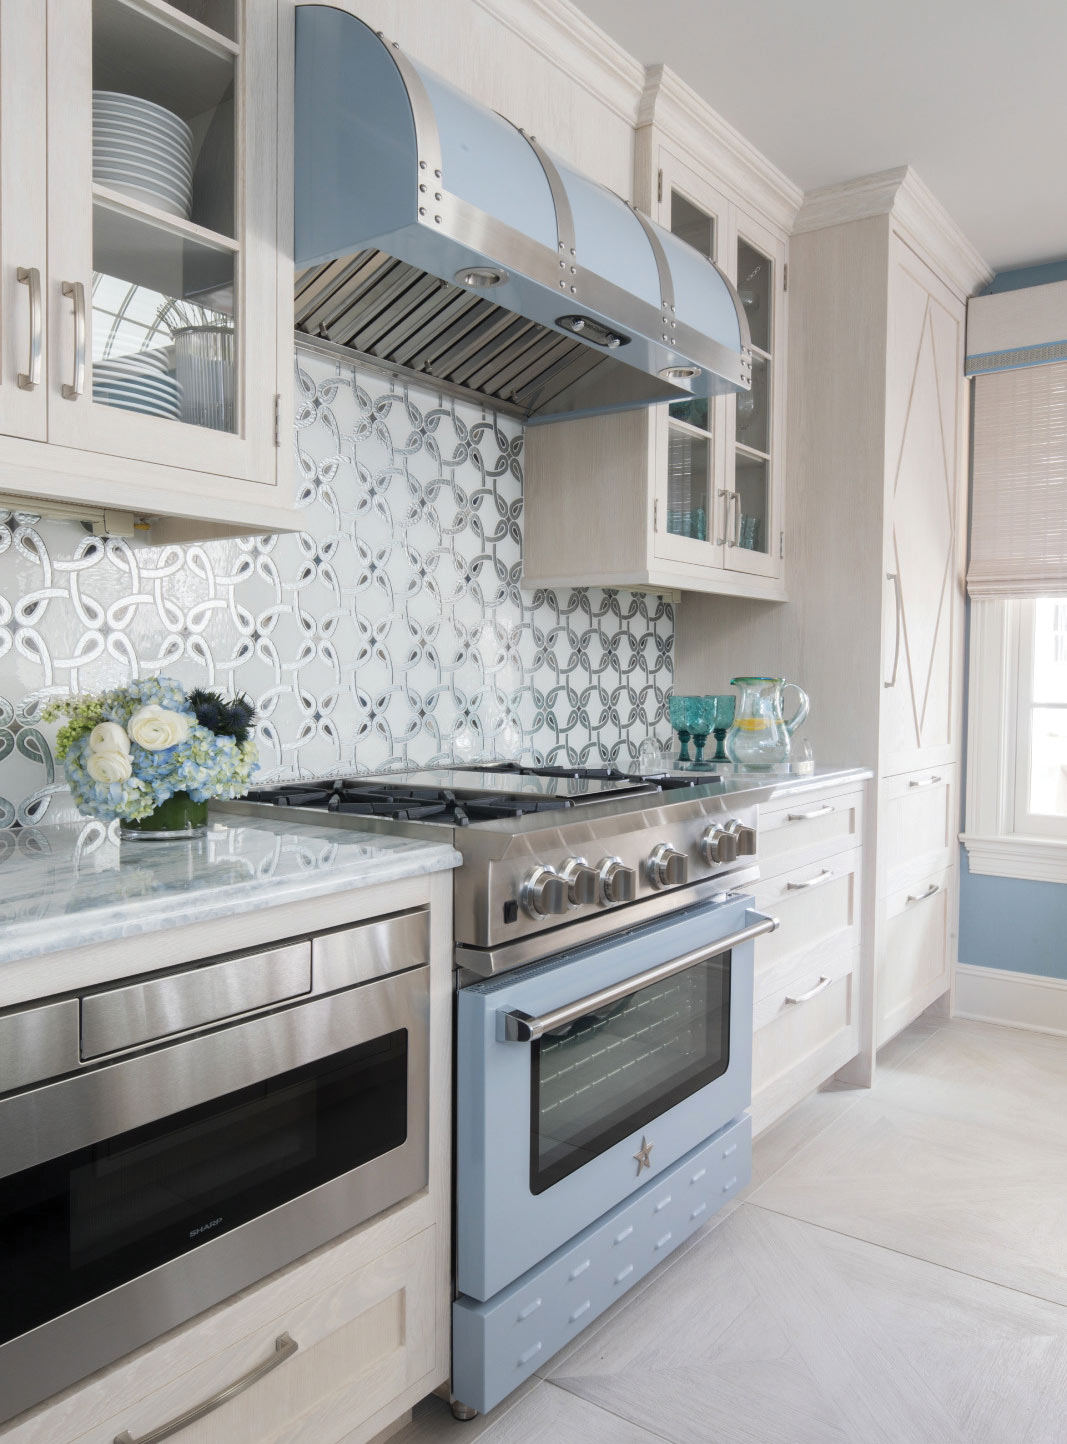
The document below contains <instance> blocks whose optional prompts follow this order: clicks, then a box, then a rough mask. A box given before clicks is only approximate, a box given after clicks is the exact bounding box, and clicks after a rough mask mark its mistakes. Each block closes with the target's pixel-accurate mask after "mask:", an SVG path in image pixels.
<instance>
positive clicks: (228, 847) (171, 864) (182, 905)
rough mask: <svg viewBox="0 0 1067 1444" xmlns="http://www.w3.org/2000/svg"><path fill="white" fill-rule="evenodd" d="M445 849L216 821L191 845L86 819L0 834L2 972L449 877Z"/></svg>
mask: <svg viewBox="0 0 1067 1444" xmlns="http://www.w3.org/2000/svg"><path fill="white" fill-rule="evenodd" d="M460 861H461V858H460V855H459V853H458V852H456V851H455V849H454V848H453V847H451V846H450V845H449V844H446V843H435V842H422V841H418V840H414V839H412V838H407V837H389V836H387V835H384V834H382V833H377V832H376V833H371V832H360V831H357V830H349V829H347V828H344V829H342V828H336V827H322V826H318V827H317V826H316V825H315V824H314V823H309V822H299V823H295V824H294V823H291V822H290V823H286V822H284V821H281V820H278V819H275V818H274V817H267V818H258V817H257V818H246V817H232V818H231V817H226V816H225V815H218V816H213V817H212V819H211V822H210V824H209V827H208V832H207V835H206V836H205V837H204V838H202V839H199V840H197V841H192V842H156V841H140V842H125V843H120V842H119V840H118V836H117V832H116V830H115V828H114V827H111V828H108V827H107V826H105V825H104V824H103V823H99V822H93V821H91V820H88V819H86V820H84V821H79V822H73V823H58V824H55V825H51V826H45V827H27V828H13V829H10V830H7V831H0V965H2V964H4V963H12V962H16V961H17V960H19V959H26V958H33V957H38V956H41V955H44V954H46V953H56V952H62V951H66V950H68V949H72V948H78V947H84V946H86V945H87V944H90V943H95V944H99V943H107V942H112V941H114V940H116V939H119V938H129V937H135V936H138V935H140V934H143V933H151V932H158V931H161V930H162V929H164V928H174V927H182V926H185V925H187V924H190V923H202V922H211V921H213V920H215V919H218V918H223V917H232V916H234V915H235V914H238V913H247V912H255V911H259V910H260V909H262V908H268V907H281V906H283V905H285V904H287V903H296V902H304V901H306V900H307V899H308V898H315V897H320V896H323V895H325V894H328V893H338V892H345V891H347V890H349V889H352V888H361V887H377V886H380V885H381V884H383V883H389V882H395V881H397V880H398V879H400V878H407V877H416V876H421V875H424V874H427V873H433V872H441V871H444V870H445V869H447V868H452V867H456V866H458V864H459V863H460Z"/></svg>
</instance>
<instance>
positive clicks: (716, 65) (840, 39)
mask: <svg viewBox="0 0 1067 1444" xmlns="http://www.w3.org/2000/svg"><path fill="white" fill-rule="evenodd" d="M576 3H577V5H578V8H579V9H581V10H583V11H585V13H586V14H587V15H589V16H590V18H591V19H593V20H594V21H595V22H596V23H597V24H598V25H600V26H601V27H602V28H603V29H604V30H606V31H607V33H608V34H609V35H610V36H611V37H612V38H613V39H614V40H616V41H617V42H618V43H619V44H621V45H622V46H623V47H624V48H625V49H626V50H628V51H629V52H630V53H631V54H632V55H634V56H635V57H636V58H637V59H638V60H640V61H641V62H642V63H644V64H646V65H647V64H654V63H655V62H656V61H663V62H665V63H666V64H667V65H669V66H670V68H671V69H672V70H674V71H675V72H676V73H677V74H678V75H680V76H681V77H682V79H683V80H685V81H687V82H688V84H689V85H691V86H692V87H693V89H694V90H696V91H697V92H698V93H699V94H700V95H702V96H703V97H704V98H705V99H706V100H707V101H708V102H709V103H710V104H711V105H712V106H713V107H714V108H715V109H716V110H717V111H718V112H719V114H720V115H722V116H724V117H725V118H726V119H727V120H728V121H730V122H731V124H732V125H734V126H736V127H737V129H738V130H740V131H741V132H742V134H743V135H744V136H745V137H746V138H747V139H748V140H750V141H751V142H752V143H753V144H754V145H756V146H757V147H758V148H759V149H760V150H761V151H763V153H764V154H765V155H766V156H767V157H768V158H769V159H770V160H771V161H773V162H774V163H775V165H777V166H778V167H779V169H780V170H782V171H784V172H785V174H786V175H787V176H789V178H790V179H791V180H793V181H795V182H796V183H797V184H798V185H800V186H801V187H802V188H803V189H804V190H810V189H813V188H814V187H817V186H824V185H832V184H834V183H836V182H839V181H845V180H853V179H855V178H856V177H857V176H863V175H869V174H871V173H873V172H874V171H880V170H887V169H889V168H890V167H891V166H899V165H905V164H907V165H911V166H913V167H914V168H915V170H916V171H917V172H918V173H919V175H920V176H921V177H922V179H923V180H924V181H925V182H926V184H927V185H928V186H929V187H930V189H931V190H932V191H933V192H934V194H935V195H936V196H937V198H938V199H939V200H940V201H941V203H942V205H944V206H945V208H946V209H947V210H948V212H949V213H950V214H951V215H952V216H953V217H954V219H955V220H956V222H957V223H958V224H959V225H960V226H961V227H962V229H963V231H964V233H965V234H966V235H967V237H968V239H969V240H970V241H971V243H972V244H973V245H975V246H976V247H977V248H978V250H979V251H980V252H981V254H982V256H983V257H984V258H985V260H986V261H987V262H988V263H989V264H990V265H991V266H992V267H993V269H994V270H997V271H999V270H1004V269H1008V268H1011V267H1014V266H1027V265H1036V264H1039V263H1041V262H1044V261H1055V260H1061V259H1063V258H1064V257H1067V164H1065V162H1064V140H1065V137H1067V83H1065V82H1064V57H1065V55H1067V4H1064V3H1063V0H1012V3H1011V4H1007V3H1005V0H936V3H934V4H931V3H930V0H893V3H892V4H886V3H874V0H859V3H857V0H815V3H813V4H812V3H809V4H802V3H800V0H762V3H758V4H754V5H742V4H739V3H737V0H732V3H729V4H727V3H725V0H576Z"/></svg>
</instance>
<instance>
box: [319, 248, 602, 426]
mask: <svg viewBox="0 0 1067 1444" xmlns="http://www.w3.org/2000/svg"><path fill="white" fill-rule="evenodd" d="M296 327H297V330H298V331H303V332H304V333H305V334H307V335H309V336H315V337H317V338H319V339H321V340H324V341H333V342H335V343H336V344H337V345H341V346H348V347H350V348H351V349H353V350H355V351H362V352H363V353H364V354H365V355H368V356H372V357H374V358H375V359H376V360H378V361H381V362H382V363H383V364H384V365H395V366H398V367H403V368H404V369H405V370H408V371H414V372H417V373H418V374H419V375H422V376H426V377H427V378H431V379H433V380H435V381H443V382H446V383H447V384H448V385H450V386H459V387H463V388H464V389H465V390H468V391H475V392H477V393H478V394H479V395H481V396H486V397H489V398H491V399H493V400H496V401H503V402H506V403H509V404H510V405H512V406H515V407H517V408H518V409H519V410H521V411H524V412H530V411H532V410H534V409H535V408H538V407H541V406H544V405H547V404H550V403H551V401H552V399H553V397H555V396H557V395H559V394H561V393H562V392H564V391H565V390H566V389H567V388H568V387H569V386H571V385H573V383H574V382H575V381H577V380H578V379H579V378H581V377H582V376H585V375H587V374H588V373H589V372H591V371H593V370H595V369H596V367H597V366H600V365H601V364H602V363H603V357H602V356H600V355H598V354H597V352H595V351H593V350H591V349H590V347H589V346H587V345H584V344H583V343H582V342H581V341H576V340H571V339H570V338H568V337H566V336H561V335H560V334H559V332H558V331H550V330H549V329H548V328H547V327H546V326H541V325H539V324H538V323H537V322H536V321H529V320H526V319H525V318H524V317H521V316H516V315H515V313H514V312H513V311H507V310H505V309H504V307H503V306H497V305H495V304H494V303H493V302H492V301H490V300H488V299H487V297H486V296H485V295H484V294H479V293H477V292H474V291H470V290H468V289H467V288H466V287H464V286H457V285H454V284H453V283H452V282H449V281H441V280H439V279H438V278H437V277H436V276H430V275H427V273H426V272H425V271H421V270H419V269H418V268H417V267H415V266H409V265H408V264H407V263H406V262H404V261H398V260H395V259H394V258H393V257H392V256H387V255H386V254H385V253H384V252H383V251H360V252H359V253H358V254H357V255H355V256H349V257H346V258H344V259H343V260H339V261H328V262H327V263H326V264H325V265H323V266H312V267H310V268H309V269H308V270H306V271H303V272H302V273H301V274H300V275H299V276H298V277H297V282H296Z"/></svg>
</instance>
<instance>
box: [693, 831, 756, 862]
mask: <svg viewBox="0 0 1067 1444" xmlns="http://www.w3.org/2000/svg"><path fill="white" fill-rule="evenodd" d="M749 830H750V831H751V829H749ZM700 855H701V857H703V859H704V861H705V862H706V863H710V864H711V866H712V867H714V866H716V865H717V864H719V863H724V862H735V861H736V860H737V838H736V837H735V836H734V834H733V833H732V832H730V831H729V830H728V829H727V828H725V827H720V825H719V824H718V823H717V822H716V823H713V824H712V825H711V827H709V828H708V829H707V831H706V832H705V833H704V836H703V837H702V838H701V839H700Z"/></svg>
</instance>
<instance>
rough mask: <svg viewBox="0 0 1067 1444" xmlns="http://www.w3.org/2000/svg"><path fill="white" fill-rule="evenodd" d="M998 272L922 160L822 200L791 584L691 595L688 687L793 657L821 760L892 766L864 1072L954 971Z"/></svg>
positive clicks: (797, 460) (870, 896) (797, 335)
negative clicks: (981, 474) (754, 600)
mask: <svg viewBox="0 0 1067 1444" xmlns="http://www.w3.org/2000/svg"><path fill="white" fill-rule="evenodd" d="M988 274H989V273H988V271H987V270H986V268H985V266H984V264H983V263H982V261H981V259H980V258H979V257H978V256H977V255H976V253H974V252H973V250H972V249H971V247H970V246H969V245H968V243H967V242H966V241H965V240H964V238H963V237H962V236H961V235H960V233H959V232H958V230H957V229H956V228H955V226H954V225H953V223H952V222H951V220H950V219H949V218H948V217H947V216H946V215H945V213H944V212H943V211H942V210H941V208H940V207H939V206H938V204H937V202H936V201H935V200H934V198H933V197H932V196H931V195H930V193H929V192H928V191H927V190H926V188H925V187H924V186H923V185H922V183H921V181H919V180H918V178H917V177H916V176H915V175H914V173H913V172H911V171H910V170H908V169H901V170H899V171H893V172H887V173H884V174H882V175H879V176H874V177H870V178H868V179H866V180H862V181H857V182H853V183H850V184H849V185H845V186H838V187H831V188H828V189H827V190H824V191H820V192H814V193H811V194H809V196H807V197H806V198H805V202H804V205H803V206H802V207H801V210H800V213H799V215H798V218H797V223H796V227H795V229H794V233H793V236H792V238H791V240H790V255H789V300H790V335H789V346H790V353H791V355H790V375H789V398H788V404H787V432H788V436H789V451H788V474H787V491H788V494H789V497H790V514H791V517H792V518H793V520H792V523H791V528H790V531H791V537H792V541H793V549H792V551H791V554H790V556H789V558H788V559H787V560H788V566H789V574H790V597H791V600H792V601H793V603H794V604H793V605H792V606H790V607H786V608H780V607H775V608H753V607H751V606H749V607H748V608H747V609H744V610H742V609H741V608H740V607H739V605H738V604H737V603H730V604H729V606H728V608H727V609H726V610H725V611H723V610H721V609H716V610H712V609H710V608H708V607H707V604H706V603H703V602H701V603H700V604H699V605H694V606H683V607H682V608H680V610H679V638H678V671H679V685H680V686H681V687H682V688H683V689H684V690H705V691H719V690H722V687H721V686H720V684H723V686H724V685H725V683H727V682H728V681H729V678H730V676H731V675H733V671H732V670H728V669H733V668H736V667H738V666H739V665H740V664H741V663H742V661H743V662H744V666H745V669H746V670H748V671H755V672H759V671H764V670H767V671H774V672H777V673H778V674H779V675H782V676H789V677H795V678H797V679H798V680H799V681H800V682H801V683H802V685H803V686H804V687H805V688H806V689H807V690H808V692H809V693H810V694H811V697H812V711H811V718H810V721H809V722H808V724H807V725H806V727H805V731H806V733H807V734H808V736H809V737H810V738H811V739H812V742H813V745H814V749H815V754H816V758H817V759H818V760H819V761H825V762H832V763H856V764H865V765H868V766H876V768H877V782H876V786H875V788H872V793H873V795H872V801H873V803H874V808H873V811H874V814H875V815H874V817H873V819H872V820H871V823H870V829H869V834H868V837H869V841H870V843H871V844H873V845H871V846H869V847H868V848H867V849H866V852H867V853H868V854H869V856H868V861H867V873H868V876H867V878H866V879H865V882H866V887H865V895H866V899H867V901H866V903H865V911H866V912H867V917H866V926H865V930H864V931H865V936H866V937H867V938H869V939H871V940H872V947H873V968H868V969H867V989H866V992H867V996H866V997H864V998H862V999H860V1011H861V1034H862V1035H863V1043H864V1047H863V1051H861V1054H860V1057H859V1059H858V1060H857V1063H856V1064H855V1065H852V1067H853V1073H854V1075H855V1078H856V1081H865V1078H864V1075H865V1074H866V1075H868V1076H869V1070H870V1067H871V1058H872V1055H873V1050H874V1049H875V1048H877V1047H878V1046H880V1045H881V1044H882V1043H884V1042H886V1041H887V1040H888V1039H889V1038H891V1037H892V1036H893V1035H894V1034H896V1033H898V1032H899V1031H900V1030H901V1028H903V1027H905V1026H906V1025H907V1024H908V1023H909V1022H911V1021H912V1020H913V1019H914V1018H915V1017H917V1016H918V1014H919V1013H921V1012H922V1011H923V1010H924V1009H925V1008H927V1007H928V1006H929V1005H930V1004H931V1003H933V1002H934V1001H935V1000H936V999H937V998H939V997H941V996H942V995H944V994H945V993H947V991H948V989H949V987H950V983H951V965H952V960H953V958H954V954H955V946H956V894H957V860H956V859H957V847H956V835H957V832H958V812H959V780H960V753H961V746H962V737H963V720H962V711H963V688H962V683H963V628H964V591H963V577H964V562H965V548H966V495H967V485H966V452H967V419H968V405H967V400H968V397H967V387H966V382H965V380H964V377H963V348H964V321H965V307H966V298H967V296H968V295H969V294H971V292H973V291H974V290H975V289H977V288H978V287H980V286H981V285H982V284H983V283H984V282H985V281H986V280H987V279H988ZM694 600H695V599H694ZM698 680H701V685H700V687H699V688H698V687H697V681H698ZM705 683H706V685H705Z"/></svg>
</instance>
